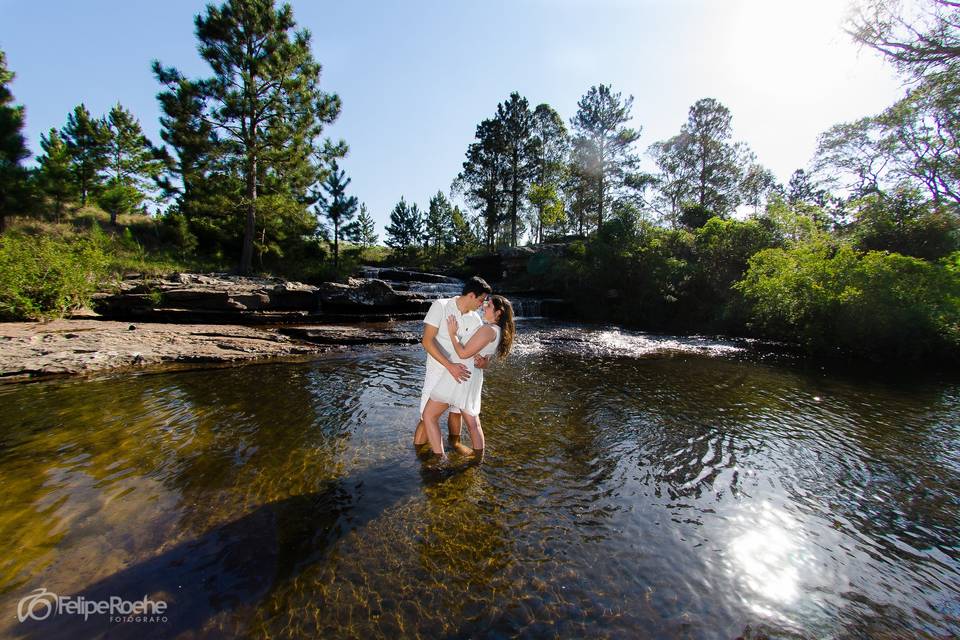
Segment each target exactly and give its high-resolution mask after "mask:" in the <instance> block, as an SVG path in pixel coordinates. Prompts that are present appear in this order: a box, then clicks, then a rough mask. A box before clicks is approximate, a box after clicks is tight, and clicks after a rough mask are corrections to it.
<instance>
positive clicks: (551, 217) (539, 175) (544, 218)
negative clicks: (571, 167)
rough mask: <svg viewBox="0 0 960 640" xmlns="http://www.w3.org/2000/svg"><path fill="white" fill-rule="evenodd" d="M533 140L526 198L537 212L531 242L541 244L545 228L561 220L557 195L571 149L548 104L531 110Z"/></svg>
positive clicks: (562, 128) (562, 126)
mask: <svg viewBox="0 0 960 640" xmlns="http://www.w3.org/2000/svg"><path fill="white" fill-rule="evenodd" d="M533 140H534V146H535V152H534V154H535V160H534V165H535V175H534V182H533V184H531V185H530V196H529V198H530V203H531V204H532V205H533V208H534V211H535V213H536V217H535V218H534V219H533V220H532V222H533V223H534V224H533V228H534V230H535V238H534V240H535V241H536V242H538V243H539V242H543V236H544V232H545V230H546V229H548V228H550V227H553V226H557V225H559V224H560V223H561V222H562V221H563V218H564V211H563V202H562V200H560V199H559V193H560V190H561V188H562V185H563V183H564V181H565V180H566V178H567V156H568V154H569V150H570V149H569V148H570V141H569V138H568V136H567V128H566V127H565V126H564V124H563V118H561V117H560V114H559V113H557V112H556V111H555V110H554V109H553V107H551V106H550V105H548V104H540V105H537V108H536V109H534V110H533ZM535 188H536V191H535ZM534 194H535V196H534Z"/></svg>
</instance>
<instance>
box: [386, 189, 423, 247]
mask: <svg viewBox="0 0 960 640" xmlns="http://www.w3.org/2000/svg"><path fill="white" fill-rule="evenodd" d="M422 236H423V220H422V219H421V217H420V210H419V209H418V208H417V205H413V206H412V207H411V206H410V205H408V204H407V201H406V200H405V199H404V198H402V197H401V198H400V202H398V203H397V204H396V206H395V207H394V208H393V211H391V212H390V224H388V225H387V246H388V247H390V248H391V249H395V250H397V251H399V252H400V253H407V252H409V251H410V250H412V249H413V248H415V247H416V246H417V245H418V244H420V240H421V238H422Z"/></svg>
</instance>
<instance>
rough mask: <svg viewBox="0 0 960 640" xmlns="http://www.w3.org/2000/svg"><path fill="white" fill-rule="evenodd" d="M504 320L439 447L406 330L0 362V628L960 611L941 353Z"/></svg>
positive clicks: (877, 626) (957, 398) (429, 625)
mask: <svg viewBox="0 0 960 640" xmlns="http://www.w3.org/2000/svg"><path fill="white" fill-rule="evenodd" d="M410 326H411V328H413V329H416V328H417V324H416V323H412V324H411V325H410ZM518 331H519V334H520V335H519V339H518V344H517V345H516V346H515V351H514V353H513V354H512V355H511V356H510V357H509V358H508V359H507V360H506V361H505V362H503V363H501V364H499V365H497V366H495V367H493V368H491V369H490V370H489V372H488V373H487V376H486V382H485V388H484V398H483V413H482V419H483V425H484V430H485V432H486V437H487V452H486V456H485V459H484V460H483V462H482V464H469V463H467V461H465V460H464V459H462V458H458V457H457V456H455V455H454V456H451V459H452V465H451V466H450V467H449V468H440V469H438V468H436V467H435V466H433V465H432V464H431V462H429V461H426V460H423V459H421V458H419V457H418V456H417V454H416V453H415V451H414V450H413V447H412V446H411V437H412V432H413V427H414V425H415V422H416V412H417V406H418V403H419V395H420V384H421V381H422V376H423V363H424V354H423V351H422V349H421V348H420V347H419V345H412V346H390V347H379V348H365V349H363V350H357V351H354V352H351V353H348V354H339V355H336V356H324V357H320V358H316V359H312V360H305V361H299V362H270V363H261V364H252V365H247V366H239V367H231V368H216V369H204V370H193V371H169V372H161V373H151V374H147V375H132V374H124V375H107V376H101V377H97V378H94V379H87V380H76V379H74V380H62V381H54V382H41V383H33V384H21V385H7V386H4V387H0V489H2V492H0V540H2V543H0V545H2V546H0V549H2V553H0V607H2V608H0V611H2V614H0V636H2V637H11V638H14V637H35V638H57V637H61V638H94V637H101V636H105V637H110V638H127V637H135V638H168V637H184V638H193V637H224V638H231V637H265V638H286V637H293V638H339V637H353V638H357V637H359V638H378V637H387V638H392V637H416V636H420V637H424V638H440V637H490V638H505V637H517V636H520V637H538V638H539V637H561V638H570V637H578V638H585V637H590V638H595V637H616V638H736V637H738V636H743V637H745V638H763V637H770V638H945V637H954V636H956V635H957V634H960V550H958V544H960V382H958V381H957V380H956V379H949V378H943V377H935V376H932V377H924V378H917V377H911V378H907V379H904V378H903V377H899V378H897V377H891V376H883V377H878V376H872V375H871V376H865V375H863V374H860V375H852V374H827V373H823V372H821V371H818V370H816V369H811V368H803V367H801V366H799V365H796V364H791V363H790V362H788V361H785V360H784V359H782V358H776V359H768V358H765V357H763V356H762V355H760V354H758V353H757V352H756V351H755V350H754V349H752V348H750V347H749V346H748V345H744V344H743V343H735V342H729V341H724V340H714V339H709V338H702V339H701V338H692V339H691V338H685V339H681V338H673V337H665V336H652V335H646V334H640V333H633V332H629V331H624V330H617V329H614V328H603V327H583V326H577V325H567V324H557V323H551V322H546V321H540V320H521V321H520V322H519V323H518ZM40 589H43V590H45V591H37V590H40ZM31 594H33V596H32V598H33V599H32V600H30V599H29V598H30V597H31ZM38 594H39V595H38ZM51 594H56V596H60V597H61V598H62V597H63V596H71V597H73V598H75V599H76V598H79V597H82V598H85V599H86V600H87V601H100V600H109V599H110V598H111V597H119V598H122V599H124V600H142V599H143V598H144V596H148V597H149V598H150V599H151V600H154V601H158V600H162V601H163V602H165V603H166V610H165V612H164V614H163V619H147V620H141V621H136V620H127V621H117V620H111V619H110V616H109V615H107V614H94V615H90V616H89V617H88V618H87V619H86V621H84V619H83V618H84V616H83V615H76V614H70V613H67V612H63V611H61V612H60V613H57V612H53V613H50V615H47V616H46V617H45V619H43V620H36V619H32V618H28V619H27V620H26V621H24V622H19V620H18V617H17V613H18V605H21V603H22V602H24V601H23V599H24V598H25V597H27V598H28V600H27V601H26V604H25V605H23V606H20V610H21V611H23V610H24V607H25V608H26V610H32V611H33V613H34V618H40V617H44V615H43V614H44V611H45V609H44V606H43V604H42V601H43V598H47V599H49V598H51V597H52V596H51ZM31 604H32V607H31ZM47 613H49V611H48V612H47Z"/></svg>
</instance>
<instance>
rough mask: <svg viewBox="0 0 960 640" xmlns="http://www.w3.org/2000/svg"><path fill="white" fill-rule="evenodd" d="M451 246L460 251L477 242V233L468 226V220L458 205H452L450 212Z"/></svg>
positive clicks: (471, 246) (469, 247)
mask: <svg viewBox="0 0 960 640" xmlns="http://www.w3.org/2000/svg"><path fill="white" fill-rule="evenodd" d="M450 223H451V227H452V235H453V246H454V247H455V248H456V249H457V250H458V251H460V252H463V251H465V250H467V249H471V248H473V247H474V246H475V245H476V244H477V235H476V234H475V233H474V232H473V228H472V227H471V226H470V221H469V220H468V219H467V217H466V216H465V215H463V211H461V210H460V207H459V206H456V205H455V206H454V207H453V210H452V211H451V212H450Z"/></svg>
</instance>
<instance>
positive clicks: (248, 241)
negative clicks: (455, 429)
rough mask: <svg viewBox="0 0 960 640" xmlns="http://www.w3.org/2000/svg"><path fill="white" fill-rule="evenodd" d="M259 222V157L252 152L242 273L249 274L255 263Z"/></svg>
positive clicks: (249, 167) (241, 264) (248, 178)
mask: <svg viewBox="0 0 960 640" xmlns="http://www.w3.org/2000/svg"><path fill="white" fill-rule="evenodd" d="M256 222H257V157H256V155H254V154H252V153H251V154H250V156H249V161H248V163H247V224H246V227H245V228H244V230H243V252H242V253H241V255H240V273H242V274H244V275H249V274H250V271H251V267H252V264H253V234H254V233H256Z"/></svg>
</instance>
